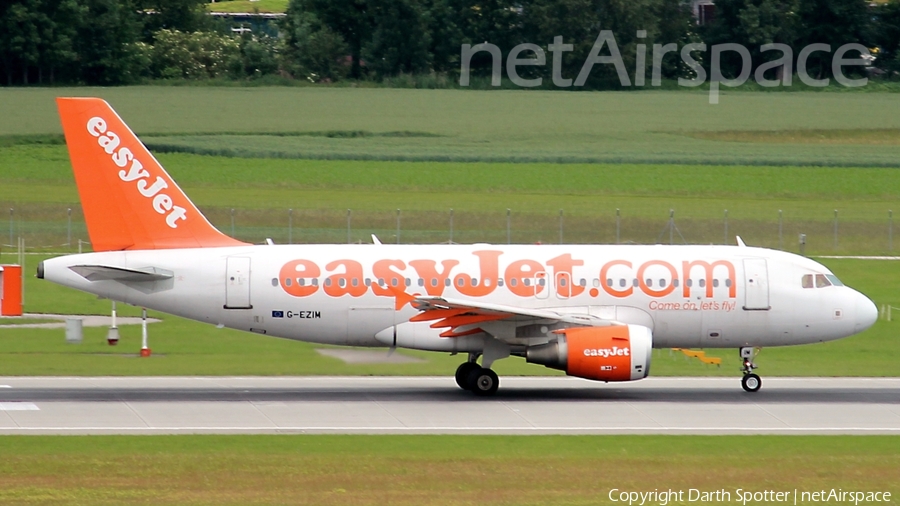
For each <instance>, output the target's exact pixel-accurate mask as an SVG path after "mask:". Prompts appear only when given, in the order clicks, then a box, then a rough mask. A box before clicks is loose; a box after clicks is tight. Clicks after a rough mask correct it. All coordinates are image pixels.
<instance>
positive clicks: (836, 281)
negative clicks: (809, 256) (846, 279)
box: [825, 274, 844, 286]
mask: <svg viewBox="0 0 900 506" xmlns="http://www.w3.org/2000/svg"><path fill="white" fill-rule="evenodd" d="M825 277H826V278H828V280H829V281H831V284H832V285H834V286H844V284H843V283H841V280H840V279H838V278H837V276H835V275H834V274H826V275H825Z"/></svg>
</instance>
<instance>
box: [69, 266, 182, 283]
mask: <svg viewBox="0 0 900 506" xmlns="http://www.w3.org/2000/svg"><path fill="white" fill-rule="evenodd" d="M69 269H72V270H73V271H75V273H77V274H78V275H79V276H81V277H83V278H84V279H86V280H88V281H119V282H141V281H162V280H165V279H172V278H173V277H174V276H175V273H174V272H172V271H167V270H165V269H160V268H157V267H142V268H140V269H126V268H124V267H111V266H108V265H73V266H71V267H69Z"/></svg>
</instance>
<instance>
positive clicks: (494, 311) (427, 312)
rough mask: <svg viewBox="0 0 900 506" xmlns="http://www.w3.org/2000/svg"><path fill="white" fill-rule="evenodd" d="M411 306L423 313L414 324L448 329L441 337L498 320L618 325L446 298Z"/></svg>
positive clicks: (418, 299) (471, 331)
mask: <svg viewBox="0 0 900 506" xmlns="http://www.w3.org/2000/svg"><path fill="white" fill-rule="evenodd" d="M411 305H412V306H413V307H414V308H415V309H418V310H419V311H420V313H419V314H417V315H415V316H413V317H412V318H410V321H413V322H425V321H433V322H434V323H432V324H431V325H430V327H431V328H436V329H438V328H446V329H447V330H445V331H444V332H442V333H441V334H440V335H441V337H462V336H466V335H472V334H476V333H478V332H484V329H483V328H482V327H480V325H482V324H488V323H489V322H496V321H509V322H516V323H534V322H537V321H548V322H564V323H570V324H573V325H576V326H584V327H601V326H607V325H612V324H615V323H616V322H613V321H611V320H605V319H603V318H599V317H596V316H593V315H589V314H572V313H564V312H557V311H550V310H547V309H530V308H523V307H516V306H506V305H502V304H488V303H481V302H475V301H471V300H461V299H450V298H444V297H414V298H413V300H412V301H411Z"/></svg>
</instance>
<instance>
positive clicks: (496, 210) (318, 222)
mask: <svg viewBox="0 0 900 506" xmlns="http://www.w3.org/2000/svg"><path fill="white" fill-rule="evenodd" d="M159 159H160V161H161V162H162V163H163V164H164V165H165V166H166V167H167V169H168V170H169V171H170V172H171V174H172V176H173V177H174V178H175V179H176V180H177V181H178V182H179V184H180V186H181V187H182V188H184V189H185V191H186V192H187V193H188V195H189V196H190V197H191V198H192V199H193V200H194V201H195V202H196V203H197V204H198V205H199V206H200V208H201V209H202V210H203V212H204V213H205V214H206V215H207V216H208V217H209V218H210V220H211V221H212V222H213V224H215V225H216V226H218V227H219V228H220V229H222V230H223V231H225V232H226V233H231V212H230V210H231V209H232V208H236V212H235V220H234V221H235V235H236V236H237V237H239V238H241V239H244V240H248V241H251V242H257V243H259V242H262V241H263V240H264V239H265V238H266V237H271V238H273V239H274V240H275V241H276V242H279V243H286V242H288V241H289V240H291V241H293V242H300V243H310V242H331V243H341V242H346V241H347V209H352V210H353V214H352V225H351V240H352V241H354V242H356V241H364V242H368V241H370V238H369V236H370V234H372V233H376V234H378V236H379V237H381V238H382V240H384V241H387V242H394V241H395V240H396V209H401V210H402V217H401V223H402V236H401V241H402V242H414V243H438V242H445V241H448V240H449V239H450V236H449V221H450V220H449V218H450V214H449V212H450V209H453V210H454V217H453V218H454V236H453V240H454V241H455V242H470V243H471V242H493V243H505V242H506V241H507V234H506V209H511V210H512V214H511V220H510V240H511V241H512V242H514V243H533V242H551V243H555V242H559V210H560V209H562V210H564V220H563V228H564V241H566V242H575V243H613V242H615V240H616V217H615V213H616V209H620V210H621V222H620V227H621V228H620V240H621V241H622V242H635V243H651V244H652V243H655V242H666V241H667V240H668V235H667V234H665V233H662V232H663V230H664V229H665V228H666V225H667V222H668V217H669V210H670V209H674V210H675V212H676V225H677V227H678V229H679V231H680V232H681V234H682V235H683V237H684V241H686V242H689V243H694V244H709V243H722V242H726V241H727V242H729V243H732V242H733V241H734V235H741V236H742V237H743V238H744V240H745V241H746V242H747V243H748V244H753V245H759V246H767V247H775V248H779V247H781V248H785V249H789V250H793V251H796V250H797V237H798V234H800V233H803V234H806V235H807V246H806V247H807V249H806V252H807V253H810V254H812V253H818V254H863V253H865V254H886V253H889V252H890V251H889V245H890V242H889V237H888V234H889V222H888V212H889V211H890V210H891V209H892V208H893V207H895V204H896V197H897V195H900V172H898V171H897V170H896V169H890V168H837V167H829V168H821V167H820V168H809V167H756V166H716V165H652V164H649V165H641V164H627V165H613V164H549V163H528V164H512V163H456V162H448V163H437V162H367V161H326V160H284V159H243V158H228V157H219V156H201V155H195V154H185V153H172V154H160V155H159ZM0 168H2V171H0V181H2V185H0V209H3V210H4V211H5V210H7V209H11V208H12V209H15V210H16V211H15V214H14V216H13V218H14V223H13V229H14V230H13V235H21V236H23V237H25V238H26V244H27V245H28V246H30V247H32V248H37V247H50V248H58V247H59V246H60V245H62V244H64V243H66V242H67V241H68V235H67V229H66V226H67V225H66V212H67V211H66V210H67V209H69V208H72V209H73V230H74V231H73V236H72V240H73V241H76V240H77V239H82V240H88V237H87V234H86V232H85V229H84V224H83V218H82V217H81V213H80V205H79V203H78V194H77V190H76V188H75V185H74V180H73V178H72V174H71V169H70V167H69V161H68V155H67V153H66V151H65V147H64V146H61V145H15V146H7V147H0ZM289 208H292V209H294V215H293V228H294V230H293V231H292V232H289V231H288V209H289ZM726 209H727V210H728V234H727V235H726V234H725V225H724V211H725V210H726ZM836 209H837V210H839V227H838V228H839V240H838V244H837V247H835V244H834V223H833V220H834V210H836ZM779 210H781V211H783V225H782V233H781V236H780V238H779V228H778V211H779ZM4 214H6V213H5V212H4ZM7 216H8V215H7ZM4 218H6V216H3V215H0V220H2V221H0V244H14V239H13V240H12V242H11V240H10V238H9V233H8V230H9V228H8V226H6V224H7V223H9V222H8V221H7V220H5V219H4ZM4 221H6V223H4ZM4 232H7V233H4ZM675 240H676V241H677V242H681V238H680V237H679V236H677V235H675ZM72 248H74V246H73V247H72ZM70 250H71V249H70Z"/></svg>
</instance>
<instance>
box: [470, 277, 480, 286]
mask: <svg viewBox="0 0 900 506" xmlns="http://www.w3.org/2000/svg"><path fill="white" fill-rule="evenodd" d="M470 283H471V284H472V286H478V278H472V280H471V281H470Z"/></svg>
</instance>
